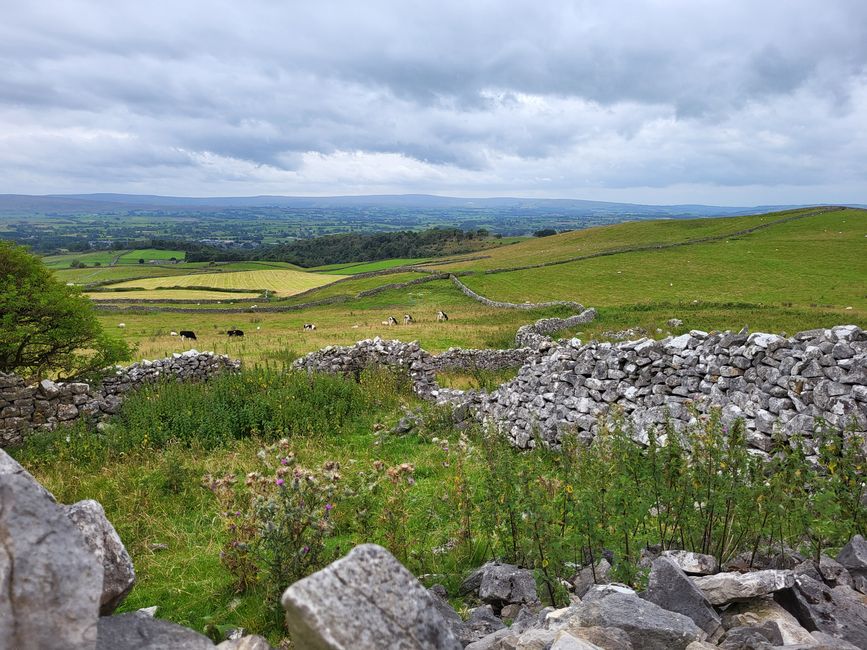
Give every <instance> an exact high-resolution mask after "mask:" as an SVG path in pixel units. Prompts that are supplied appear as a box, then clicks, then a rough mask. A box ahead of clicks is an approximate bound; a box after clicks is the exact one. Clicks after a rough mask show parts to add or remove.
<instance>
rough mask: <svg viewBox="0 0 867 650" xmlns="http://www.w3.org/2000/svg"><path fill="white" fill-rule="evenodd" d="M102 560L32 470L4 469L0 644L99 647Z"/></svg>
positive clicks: (22, 648) (21, 649)
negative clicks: (36, 482)
mask: <svg viewBox="0 0 867 650" xmlns="http://www.w3.org/2000/svg"><path fill="white" fill-rule="evenodd" d="M101 589H102V566H101V565H100V564H99V562H97V560H96V558H95V557H94V556H93V555H92V554H91V553H90V552H89V551H88V550H87V547H86V546H85V543H84V540H83V539H82V537H81V533H79V532H78V530H77V529H76V528H75V526H74V525H73V524H72V522H70V521H69V519H67V518H66V516H65V515H64V514H63V511H62V510H61V508H60V506H58V505H57V504H56V503H54V502H53V501H52V500H51V499H50V498H49V497H48V496H46V494H45V492H44V491H42V490H38V489H35V487H34V481H33V478H32V477H29V476H24V475H22V474H20V473H19V474H5V475H2V476H0V593H2V594H3V597H2V598H0V643H3V644H5V647H8V648H15V649H16V650H30V649H33V650H36V649H39V650H51V649H53V648H57V649H58V650H60V649H63V650H67V649H69V648H76V649H77V648H82V649H86V648H94V647H96V640H97V629H96V623H97V618H98V615H99V597H100V592H101Z"/></svg>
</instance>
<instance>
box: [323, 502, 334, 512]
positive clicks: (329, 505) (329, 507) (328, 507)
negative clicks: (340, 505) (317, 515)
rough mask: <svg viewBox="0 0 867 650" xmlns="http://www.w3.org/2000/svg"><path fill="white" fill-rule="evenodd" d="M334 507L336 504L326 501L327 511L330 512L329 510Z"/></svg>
mask: <svg viewBox="0 0 867 650" xmlns="http://www.w3.org/2000/svg"><path fill="white" fill-rule="evenodd" d="M333 507H334V506H333V505H331V504H330V503H326V504H325V512H328V511H329V510H331V509H332V508H333Z"/></svg>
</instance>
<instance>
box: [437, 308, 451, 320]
mask: <svg viewBox="0 0 867 650" xmlns="http://www.w3.org/2000/svg"><path fill="white" fill-rule="evenodd" d="M448 319H449V315H448V314H447V313H445V312H444V311H443V310H442V309H440V310H439V311H438V312H437V320H438V321H439V322H440V323H444V322H445V321H447V320H448Z"/></svg>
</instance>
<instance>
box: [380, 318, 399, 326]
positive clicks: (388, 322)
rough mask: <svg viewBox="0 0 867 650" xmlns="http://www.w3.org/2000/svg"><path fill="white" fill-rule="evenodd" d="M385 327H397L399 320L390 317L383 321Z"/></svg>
mask: <svg viewBox="0 0 867 650" xmlns="http://www.w3.org/2000/svg"><path fill="white" fill-rule="evenodd" d="M382 324H383V325H397V319H396V318H395V317H394V316H389V317H388V320H384V321H382Z"/></svg>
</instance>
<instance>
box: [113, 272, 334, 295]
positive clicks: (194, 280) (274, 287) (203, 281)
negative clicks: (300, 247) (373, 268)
mask: <svg viewBox="0 0 867 650" xmlns="http://www.w3.org/2000/svg"><path fill="white" fill-rule="evenodd" d="M337 279H339V276H334V275H324V274H318V273H304V272H302V271H294V270H291V269H266V270H258V271H236V272H230V273H201V274H194V275H184V276H177V277H172V278H170V279H165V278H147V279H144V280H131V281H129V282H122V283H120V284H116V285H114V288H117V289H123V288H127V287H140V288H142V289H150V290H155V289H158V288H159V287H208V288H212V289H250V290H255V291H259V290H268V291H269V292H271V293H274V294H276V295H278V296H291V295H293V294H296V293H301V292H302V291H307V290H308V289H314V288H316V287H321V286H324V285H326V284H331V283H332V282H334V281H335V280H337Z"/></svg>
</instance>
